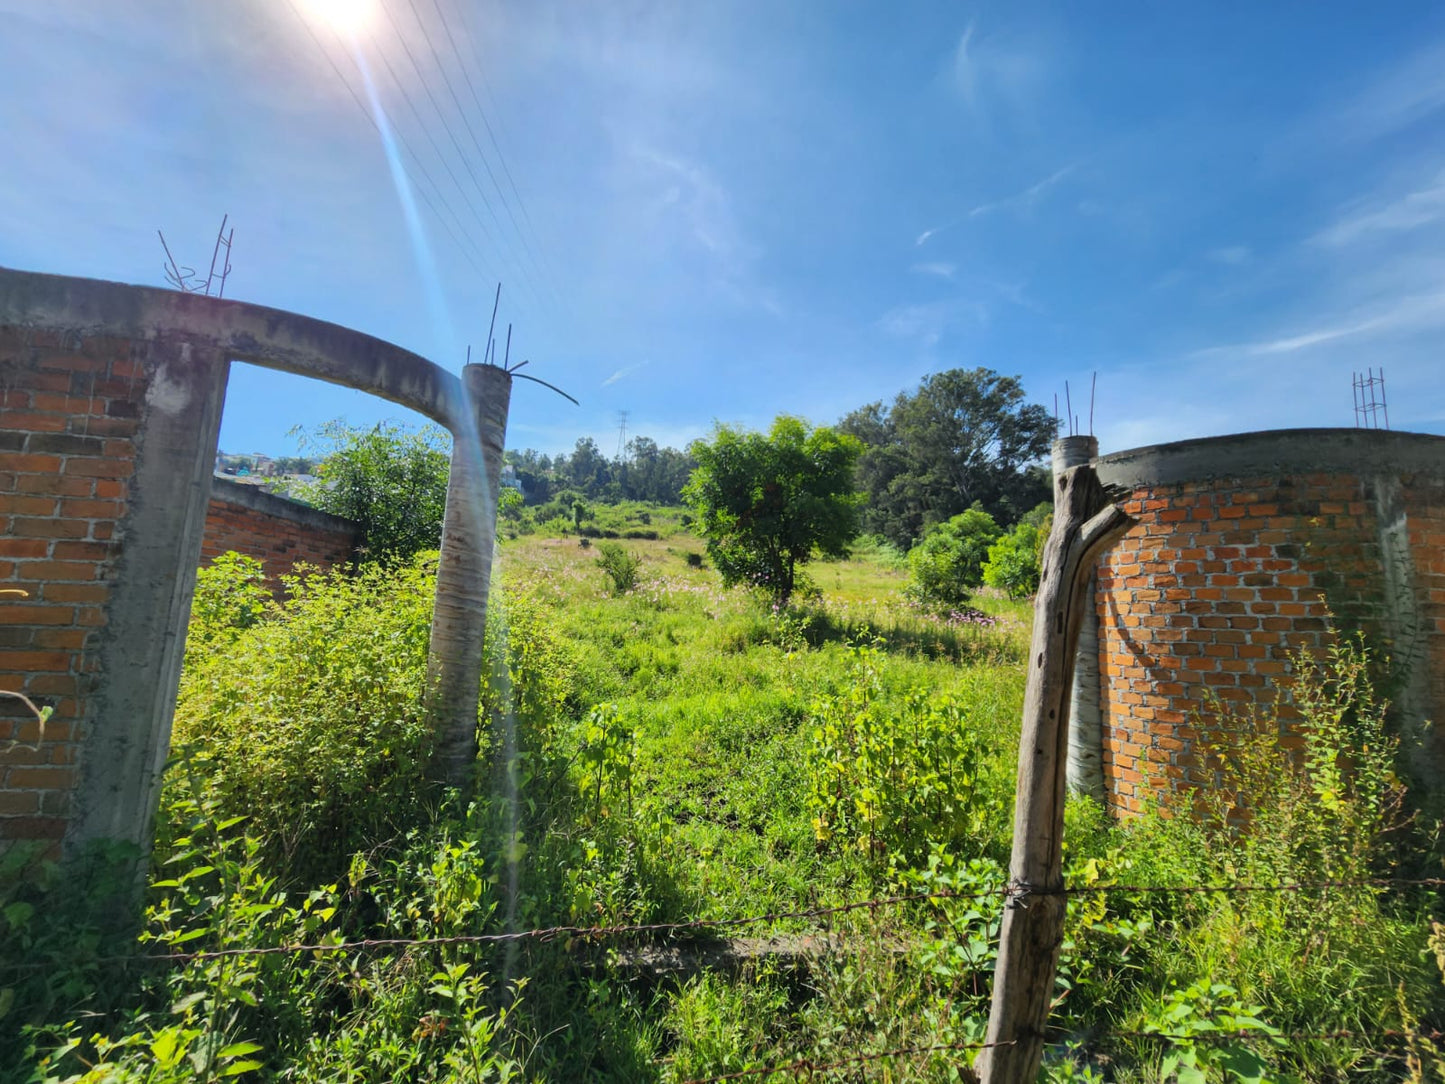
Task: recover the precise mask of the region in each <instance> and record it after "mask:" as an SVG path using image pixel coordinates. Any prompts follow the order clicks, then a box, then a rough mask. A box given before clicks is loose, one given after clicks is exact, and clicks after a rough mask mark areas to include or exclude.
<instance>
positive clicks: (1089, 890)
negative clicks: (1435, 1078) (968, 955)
mask: <svg viewBox="0 0 1445 1084" xmlns="http://www.w3.org/2000/svg"><path fill="white" fill-rule="evenodd" d="M1365 888H1371V889H1386V888H1397V889H1398V888H1445V878H1441V877H1418V878H1400V877H1394V878H1390V877H1378V878H1362V879H1359V880H1340V881H1294V882H1289V883H1285V884H1225V885H1065V886H1063V887H1062V888H1057V889H1044V888H1038V887H1035V886H1033V885H1028V884H1020V883H1010V884H1008V885H993V886H989V887H987V888H982V889H978V890H976V891H971V892H968V891H964V892H961V891H955V890H951V889H949V890H941V891H935V892H909V893H901V894H897V895H892V896H875V897H872V898H869V899H866V900H855V901H853V902H850V903H840V904H835V905H833V906H829V907H809V908H804V909H801V910H793V911H768V912H765V913H763V914H757V915H747V916H745V917H742V918H695V919H687V920H684V921H680V922H644V923H631V924H617V925H609V926H578V925H558V926H546V927H540V928H537V929H530V930H514V931H509V932H505V933H477V934H450V935H447V936H438V937H368V938H360V939H357V940H351V941H317V942H313V943H307V944H290V945H261V946H253V947H245V948H227V949H206V950H198V951H196V952H165V953H132V954H129V955H124V956H105V957H97V958H96V959H95V960H94V961H92V962H94V963H171V964H181V963H192V962H198V961H204V960H221V959H227V958H230V957H240V956H285V955H300V954H305V953H316V952H371V951H378V950H386V949H406V948H432V947H437V946H445V945H499V944H509V943H516V942H520V941H537V942H547V941H555V940H558V939H560V938H569V939H574V940H589V941H590V940H601V939H605V938H617V937H628V936H638V935H643V934H653V935H656V934H678V933H686V932H697V931H701V930H728V929H741V928H744V927H747V926H758V925H763V924H773V923H778V922H782V921H786V920H794V919H810V918H827V917H830V916H833V915H843V914H848V913H850V912H854V911H865V910H867V911H873V910H878V909H880V908H883V907H892V906H897V905H900V904H907V903H922V902H926V901H933V900H984V899H991V898H998V897H1002V898H1004V899H1005V900H1007V901H1009V902H1010V903H1011V904H1013V905H1019V906H1027V902H1026V901H1027V900H1028V899H1029V898H1030V897H1033V896H1078V895H1094V894H1099V893H1121V894H1128V895H1181V894H1220V893H1239V894H1248V893H1265V892H1315V891H1335V890H1341V889H1365ZM779 932H783V931H779ZM45 966H49V965H46V964H10V963H0V971H24V970H33V969H35V968H38V967H45Z"/></svg>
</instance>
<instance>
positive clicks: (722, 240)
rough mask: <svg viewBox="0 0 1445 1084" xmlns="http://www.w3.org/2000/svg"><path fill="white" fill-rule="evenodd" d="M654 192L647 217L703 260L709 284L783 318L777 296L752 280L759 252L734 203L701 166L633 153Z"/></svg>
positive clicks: (651, 152) (650, 152) (645, 150)
mask: <svg viewBox="0 0 1445 1084" xmlns="http://www.w3.org/2000/svg"><path fill="white" fill-rule="evenodd" d="M632 155H633V158H634V160H635V161H637V162H639V163H640V164H641V165H642V166H643V168H644V171H645V172H646V178H645V182H644V183H645V184H647V185H649V186H651V188H652V192H653V198H652V201H651V202H652V206H651V208H650V217H651V219H652V221H653V222H654V223H655V224H656V225H658V226H661V227H664V228H665V229H667V230H668V231H669V232H670V233H671V234H672V241H673V243H674V244H680V247H681V248H683V249H691V250H692V254H693V255H694V256H700V257H701V258H702V265H703V266H704V267H705V269H706V271H707V274H708V277H709V278H710V280H711V282H712V285H713V286H714V287H716V288H718V289H719V290H720V291H721V292H723V293H724V294H726V295H728V296H730V297H731V298H732V299H733V300H734V301H735V302H737V303H739V304H743V305H747V306H750V307H757V308H761V309H764V310H765V311H767V312H769V313H771V314H773V315H774V316H780V315H782V311H783V310H782V305H781V303H780V302H779V301H778V299H777V296H776V294H775V293H774V292H773V291H772V290H771V289H769V288H767V287H765V286H763V285H761V284H759V283H758V282H757V281H755V275H754V269H755V264H756V261H757V258H758V256H759V254H760V250H759V248H758V246H757V245H755V244H753V243H752V242H751V241H750V240H748V239H747V238H746V237H745V236H744V234H743V231H742V229H741V228H740V227H739V225H738V221H737V215H736V213H735V211H734V208H733V200H732V197H731V195H730V194H729V193H728V191H727V189H726V188H724V187H723V185H722V183H721V182H720V181H719V180H718V179H717V177H716V176H714V175H713V173H712V172H711V171H709V170H708V169H707V168H706V167H704V166H703V165H702V164H701V163H698V162H695V161H692V160H690V159H688V158H684V157H682V156H681V155H677V154H671V153H665V152H663V151H659V150H656V149H654V148H651V147H635V148H633V152H632Z"/></svg>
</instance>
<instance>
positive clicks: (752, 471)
mask: <svg viewBox="0 0 1445 1084" xmlns="http://www.w3.org/2000/svg"><path fill="white" fill-rule="evenodd" d="M861 450H862V447H861V445H860V444H859V443H858V441H857V440H856V439H854V438H853V437H851V436H848V435H847V434H844V433H839V432H837V431H836V430H834V429H828V428H818V429H812V428H810V427H809V426H808V424H807V423H806V422H804V421H802V420H800V419H798V418H793V417H788V416H786V415H784V416H782V417H779V418H778V419H777V420H776V421H774V422H773V427H772V429H770V430H769V431H768V432H767V433H750V432H745V431H743V430H740V429H734V428H732V427H730V426H725V425H720V426H718V427H717V429H716V430H715V431H714V433H713V436H712V439H711V440H700V441H696V442H694V443H693V444H692V446H691V447H690V448H689V449H688V451H689V453H690V454H691V455H692V456H693V457H694V458H696V460H697V464H698V465H697V469H696V470H694V471H693V472H692V478H691V479H690V480H689V481H688V484H687V486H686V488H684V490H683V497H684V498H685V499H686V500H687V502H688V503H689V504H691V505H692V507H693V509H694V510H695V511H696V513H697V516H698V521H699V524H700V527H701V529H702V533H703V536H704V537H705V538H706V539H707V550H708V555H709V556H710V557H711V558H712V560H713V564H714V565H716V566H717V569H718V571H719V572H721V573H722V577H723V582H724V583H725V584H727V585H728V586H732V585H733V584H737V583H745V584H748V585H750V586H752V587H756V588H758V589H759V590H761V591H763V592H764V593H766V594H767V595H769V596H770V597H771V598H772V599H773V600H774V601H775V602H776V603H777V604H778V605H780V606H786V605H787V604H788V603H789V601H790V600H791V599H792V597H793V592H794V591H795V590H796V589H797V588H798V586H799V584H800V583H801V582H803V581H802V574H801V573H800V571H799V566H800V565H803V564H806V563H807V562H808V561H810V560H811V559H812V558H813V557H814V556H815V555H821V556H825V557H842V556H846V554H847V552H848V543H849V542H851V541H852V540H853V539H854V538H855V537H856V536H857V534H858V509H859V505H860V503H861V500H862V498H861V496H860V495H859V494H858V493H857V492H856V491H855V483H854V472H855V470H856V467H857V462H858V455H859V453H860V451H861Z"/></svg>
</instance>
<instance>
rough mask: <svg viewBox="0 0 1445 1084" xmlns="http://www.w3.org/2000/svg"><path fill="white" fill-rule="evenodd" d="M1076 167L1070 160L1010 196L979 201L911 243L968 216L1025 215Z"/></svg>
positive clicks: (917, 244) (929, 237)
mask: <svg viewBox="0 0 1445 1084" xmlns="http://www.w3.org/2000/svg"><path fill="white" fill-rule="evenodd" d="M1077 168H1078V163H1077V162H1070V163H1069V164H1068V165H1066V166H1064V167H1063V168H1062V169H1056V170H1054V172H1052V173H1050V174H1049V175H1048V176H1047V177H1045V178H1044V179H1043V180H1041V181H1036V182H1034V183H1033V184H1031V185H1029V186H1028V187H1027V188H1025V189H1023V190H1021V191H1019V192H1015V193H1013V195H1011V196H1004V197H1003V198H1001V199H996V200H990V201H988V202H987V203H980V204H978V205H977V206H975V207H973V208H971V209H970V210H969V212H968V214H966V215H964V216H963V217H962V218H955V219H953V220H952V221H950V222H945V223H943V225H941V226H933V227H931V228H930V229H926V230H924V231H923V232H922V233H920V234H919V235H918V237H917V238H916V239H915V240H914V242H913V244H914V246H915V247H919V248H921V247H922V246H923V245H925V244H927V243H928V242H929V241H930V240H932V239H933V238H934V237H937V236H938V235H939V234H940V233H943V232H944V231H945V230H951V229H953V228H954V227H955V226H961V225H963V223H965V222H967V221H968V220H969V219H970V218H983V217H984V216H985V215H991V214H996V213H998V212H1001V211H1013V212H1016V213H1018V214H1023V215H1026V214H1028V213H1029V212H1031V211H1032V210H1033V209H1034V208H1035V207H1036V206H1038V203H1039V201H1040V200H1041V199H1043V197H1044V196H1045V195H1047V194H1048V192H1049V190H1050V189H1051V188H1053V187H1054V186H1055V185H1057V184H1058V183H1059V182H1060V181H1062V180H1064V179H1065V178H1066V177H1068V176H1069V174H1071V173H1073V172H1074V170H1076V169H1077ZM915 270H917V268H915Z"/></svg>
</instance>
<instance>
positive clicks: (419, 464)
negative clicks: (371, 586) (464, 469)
mask: <svg viewBox="0 0 1445 1084" xmlns="http://www.w3.org/2000/svg"><path fill="white" fill-rule="evenodd" d="M300 439H301V445H302V447H303V448H304V449H305V450H306V451H307V453H308V454H311V455H317V454H319V455H320V456H321V460H320V462H319V463H317V465H316V468H315V474H316V481H314V482H311V483H307V484H302V485H297V486H293V487H291V489H290V494H291V495H292V496H294V497H296V498H298V499H299V500H303V501H305V502H306V503H307V504H310V505H313V506H315V507H317V508H320V509H321V510H322V511H323V512H330V513H331V514H332V515H337V516H344V517H346V518H347V519H350V520H355V521H356V522H357V523H358V524H360V525H361V532H362V538H361V547H362V552H363V555H364V556H365V557H366V558H367V559H368V560H372V561H382V562H387V563H396V562H401V561H406V560H408V559H410V558H411V557H412V556H413V555H414V554H416V553H419V552H421V551H422V550H426V549H436V548H437V547H438V546H440V545H441V537H442V517H443V515H444V514H445V513H446V507H447V475H448V472H449V470H450V466H451V436H450V435H449V434H448V433H447V432H446V431H445V430H443V429H439V428H438V427H436V426H434V425H428V426H424V427H422V428H421V429H420V430H414V429H409V428H407V427H405V426H401V425H396V424H394V423H390V422H382V423H380V424H378V425H375V426H373V427H371V428H370V429H362V428H356V427H353V426H349V425H347V424H346V423H345V422H344V421H340V420H337V421H330V422H326V423H325V424H324V425H322V426H321V427H320V429H319V430H317V432H316V433H315V434H314V435H313V434H308V433H305V432H304V431H301V438H300Z"/></svg>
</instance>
